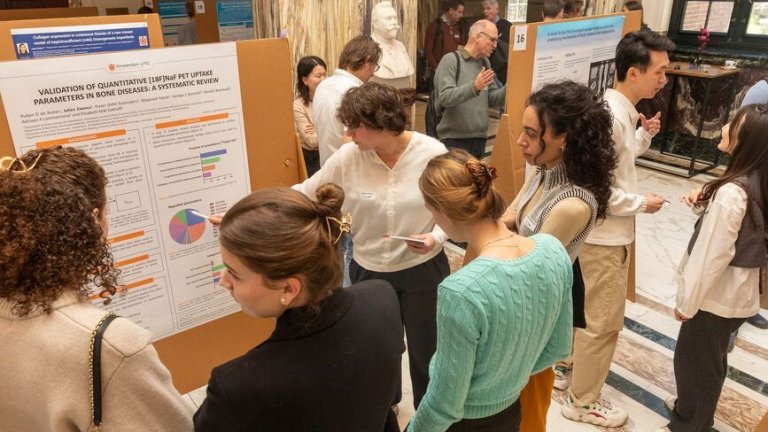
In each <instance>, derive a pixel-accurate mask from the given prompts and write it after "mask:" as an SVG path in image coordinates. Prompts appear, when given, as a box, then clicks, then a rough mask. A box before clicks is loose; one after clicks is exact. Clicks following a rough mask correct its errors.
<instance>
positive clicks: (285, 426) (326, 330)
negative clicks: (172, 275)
mask: <svg viewBox="0 0 768 432" xmlns="http://www.w3.org/2000/svg"><path fill="white" fill-rule="evenodd" d="M315 195H316V197H317V202H313V201H311V200H310V199H309V198H307V197H306V196H305V195H303V194H302V193H300V192H297V191H294V190H291V189H287V188H274V189H264V190H259V191H256V192H254V193H252V194H251V195H249V196H247V197H245V198H243V199H242V200H240V201H239V202H238V203H237V204H235V205H234V206H233V207H232V208H231V209H230V210H229V211H227V213H226V214H225V215H224V218H223V219H222V221H221V225H220V242H221V255H222V258H223V260H224V264H225V265H226V267H227V270H226V271H225V273H224V275H223V276H222V279H221V285H222V286H223V287H225V288H226V289H228V290H230V291H231V294H232V296H233V297H234V299H235V301H237V302H238V303H239V304H240V306H241V307H242V309H243V311H244V312H245V313H246V314H248V315H251V316H255V317H261V318H270V317H274V318H277V326H276V328H275V331H274V332H273V333H272V335H271V336H270V337H269V339H267V340H266V341H265V342H263V343H262V344H260V345H259V346H257V347H255V348H254V349H252V350H251V351H249V352H248V353H246V354H245V355H243V356H242V357H239V358H237V359H234V360H232V361H230V362H227V363H225V364H223V365H221V366H218V367H216V368H215V369H214V370H213V372H212V373H211V378H210V381H209V383H208V390H207V398H206V399H205V402H203V404H202V406H201V407H200V409H199V410H198V412H197V413H196V414H195V418H194V421H195V429H196V430H198V431H221V430H226V431H251V430H258V431H265V432H269V431H294V432H302V431H331V432H333V431H339V432H341V431H350V430H356V431H397V430H398V427H397V419H396V418H395V415H394V413H393V412H392V410H391V409H390V406H391V404H392V400H393V398H394V396H395V393H396V386H397V383H398V380H399V379H400V378H399V377H400V356H401V354H402V353H403V351H404V348H405V347H404V344H403V330H402V324H401V322H400V308H399V307H398V303H397V297H396V296H395V293H394V291H393V290H392V287H391V286H390V285H389V284H388V283H387V282H385V281H380V280H376V281H367V282H362V283H358V284H354V285H352V286H350V287H349V288H347V289H340V287H341V281H342V264H341V262H342V261H341V254H340V252H339V240H340V238H341V236H342V235H343V234H344V232H348V231H349V224H350V221H349V219H348V216H347V217H342V215H341V206H342V203H343V202H344V192H343V191H342V190H341V189H340V188H339V187H338V186H336V185H335V184H331V183H327V184H324V185H322V186H320V187H318V189H317V191H316V194H315Z"/></svg>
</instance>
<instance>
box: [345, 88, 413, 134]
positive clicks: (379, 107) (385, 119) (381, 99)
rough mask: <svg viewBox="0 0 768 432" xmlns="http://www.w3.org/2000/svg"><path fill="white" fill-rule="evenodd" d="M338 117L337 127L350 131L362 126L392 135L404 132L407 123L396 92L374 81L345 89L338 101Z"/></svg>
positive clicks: (400, 100) (401, 103)
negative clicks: (341, 125) (339, 102)
mask: <svg viewBox="0 0 768 432" xmlns="http://www.w3.org/2000/svg"><path fill="white" fill-rule="evenodd" d="M338 118H339V121H340V122H341V124H343V125H344V126H346V127H347V128H350V129H354V128H357V127H360V126H361V125H362V126H365V127H367V128H368V129H372V130H375V131H386V132H389V133H391V134H393V135H395V136H397V135H400V134H401V133H403V132H404V131H405V125H406V123H407V121H408V120H407V118H406V115H405V109H404V108H403V100H402V98H401V97H400V93H399V92H398V91H397V89H395V88H394V87H392V86H389V85H386V84H379V83H375V82H367V83H365V84H363V85H361V86H360V87H355V88H352V89H349V91H348V92H347V94H345V95H344V97H342V99H341V105H340V106H339V112H338Z"/></svg>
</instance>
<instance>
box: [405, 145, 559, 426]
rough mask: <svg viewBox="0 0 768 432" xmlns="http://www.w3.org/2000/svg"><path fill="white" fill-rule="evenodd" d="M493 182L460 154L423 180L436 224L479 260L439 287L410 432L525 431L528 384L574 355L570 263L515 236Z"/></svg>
mask: <svg viewBox="0 0 768 432" xmlns="http://www.w3.org/2000/svg"><path fill="white" fill-rule="evenodd" d="M494 178H495V170H494V169H493V168H489V167H487V166H486V165H485V164H483V163H482V162H479V161H478V160H477V159H475V158H473V157H472V156H470V155H469V154H467V153H466V152H464V151H462V150H451V152H449V153H447V154H445V155H442V156H438V157H436V158H434V159H432V160H431V161H430V162H429V164H428V165H427V168H426V169H425V170H424V173H423V174H422V176H421V179H420V180H419V187H420V189H421V192H422V194H423V195H424V201H425V202H426V205H427V209H429V211H430V212H432V215H433V216H434V217H435V221H436V222H437V223H438V224H439V225H440V226H441V227H442V228H443V229H444V230H445V231H446V233H448V235H449V236H450V238H452V239H453V240H455V241H462V242H468V243H469V246H470V247H472V248H473V249H474V250H476V251H478V254H479V256H478V257H477V258H476V259H475V260H473V261H472V262H471V263H470V264H468V265H466V266H465V267H463V268H462V269H461V270H459V271H458V272H456V273H454V274H453V275H451V276H449V277H448V278H446V279H445V280H444V281H443V282H442V283H441V284H440V286H439V288H438V300H437V352H436V353H435V355H434V356H433V357H432V362H431V364H430V368H429V372H430V373H429V375H430V381H429V387H428V388H427V394H426V396H425V397H424V399H423V400H422V403H421V405H420V406H419V408H418V410H417V411H416V415H415V416H414V417H413V419H412V421H411V423H410V426H409V428H408V431H410V432H424V431H445V430H449V431H474V430H483V431H486V432H494V431H504V432H509V431H517V430H518V429H519V422H520V405H519V403H518V401H517V399H518V396H519V395H520V390H522V388H523V387H524V386H525V384H526V382H528V377H529V376H530V375H532V374H535V373H536V372H539V371H541V370H543V369H545V368H547V367H549V366H550V365H552V364H554V363H555V362H556V361H557V360H559V359H563V358H566V357H567V356H568V355H569V354H570V350H571V325H572V320H573V318H572V306H571V282H572V278H573V276H572V272H571V260H570V259H569V258H568V254H567V253H566V251H565V249H564V248H563V246H562V244H561V243H560V242H559V241H558V240H557V239H555V238H554V237H552V236H549V235H547V234H536V235H534V236H531V237H529V238H525V237H522V236H520V235H517V234H514V233H513V232H511V231H509V230H508V229H507V227H506V226H505V225H504V223H503V222H501V220H500V218H501V216H502V214H503V213H504V210H505V208H506V205H505V203H504V199H503V198H502V197H501V195H500V194H499V193H498V192H497V191H496V190H495V189H494V187H493V184H492V181H493V179H494Z"/></svg>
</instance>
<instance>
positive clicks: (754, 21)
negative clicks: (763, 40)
mask: <svg viewBox="0 0 768 432" xmlns="http://www.w3.org/2000/svg"><path fill="white" fill-rule="evenodd" d="M747 35H750V36H751V35H755V36H768V2H761V3H758V2H754V3H752V10H751V11H750V12H749V23H748V24H747Z"/></svg>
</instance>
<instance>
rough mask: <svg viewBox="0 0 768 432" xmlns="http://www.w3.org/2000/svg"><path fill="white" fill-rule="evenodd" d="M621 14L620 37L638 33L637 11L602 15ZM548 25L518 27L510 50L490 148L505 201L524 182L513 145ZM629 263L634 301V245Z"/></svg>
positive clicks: (629, 295) (521, 161) (521, 160)
mask: <svg viewBox="0 0 768 432" xmlns="http://www.w3.org/2000/svg"><path fill="white" fill-rule="evenodd" d="M617 15H624V17H625V20H624V29H623V34H627V33H629V32H632V31H635V30H639V29H640V24H641V23H642V13H641V12H640V11H633V12H627V13H623V14H610V15H605V16H617ZM595 18H600V17H594V16H591V17H583V18H576V19H572V20H563V21H582V20H591V19H595ZM551 24H553V22H552V21H550V22H542V23H532V24H525V25H523V26H522V27H525V28H527V31H525V33H524V34H525V39H526V40H525V49H524V50H519V51H514V50H512V49H511V48H510V52H509V68H508V70H507V83H508V85H507V89H506V90H507V95H506V101H507V113H506V114H503V115H502V116H501V118H500V119H499V131H498V133H497V135H496V142H495V144H494V146H493V153H492V155H491V160H492V163H493V165H494V166H496V168H497V169H498V172H499V178H498V179H497V180H496V181H495V182H494V183H495V185H496V187H497V188H498V189H499V192H501V194H502V196H504V199H505V200H506V201H507V202H512V200H513V199H514V198H515V196H517V193H518V192H519V191H520V189H521V188H522V186H523V183H524V182H525V159H524V158H523V153H522V150H521V149H520V147H519V146H518V145H517V144H516V141H517V137H518V136H519V135H520V132H521V130H522V118H523V111H524V110H525V101H526V99H527V98H528V96H530V94H531V86H532V82H533V67H534V61H535V49H536V35H537V28H538V26H540V25H551ZM516 27H518V26H517V25H516V26H513V27H512V29H511V30H510V38H511V43H510V45H512V44H513V43H514V38H515V36H516V29H515V28H516ZM632 250H633V253H632V258H631V261H630V272H629V273H630V275H629V284H628V288H627V298H628V299H629V300H632V301H634V299H635V254H634V245H633V248H632Z"/></svg>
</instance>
